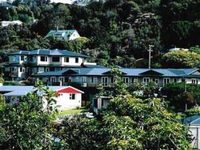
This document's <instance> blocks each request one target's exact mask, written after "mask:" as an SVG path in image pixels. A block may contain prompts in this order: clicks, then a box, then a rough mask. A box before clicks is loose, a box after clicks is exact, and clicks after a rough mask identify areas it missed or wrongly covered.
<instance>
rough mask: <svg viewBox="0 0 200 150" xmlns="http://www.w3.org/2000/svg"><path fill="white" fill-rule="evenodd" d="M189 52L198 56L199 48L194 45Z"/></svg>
mask: <svg viewBox="0 0 200 150" xmlns="http://www.w3.org/2000/svg"><path fill="white" fill-rule="evenodd" d="M190 51H191V52H194V53H197V54H200V47H199V45H196V46H195V47H190Z"/></svg>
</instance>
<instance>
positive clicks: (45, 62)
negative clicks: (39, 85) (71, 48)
mask: <svg viewBox="0 0 200 150" xmlns="http://www.w3.org/2000/svg"><path fill="white" fill-rule="evenodd" d="M40 57H41V56H36V62H37V65H49V64H50V63H51V61H50V58H49V57H48V56H46V57H47V61H40Z"/></svg>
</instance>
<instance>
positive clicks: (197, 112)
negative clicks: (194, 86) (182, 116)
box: [185, 106, 200, 116]
mask: <svg viewBox="0 0 200 150" xmlns="http://www.w3.org/2000/svg"><path fill="white" fill-rule="evenodd" d="M185 113H186V115H187V116H193V115H200V107H199V106H196V107H193V108H191V109H188V110H186V111H185Z"/></svg>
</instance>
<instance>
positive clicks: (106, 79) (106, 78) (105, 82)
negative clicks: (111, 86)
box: [101, 77, 108, 86]
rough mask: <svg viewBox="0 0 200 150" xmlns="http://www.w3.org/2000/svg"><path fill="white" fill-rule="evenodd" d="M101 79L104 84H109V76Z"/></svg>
mask: <svg viewBox="0 0 200 150" xmlns="http://www.w3.org/2000/svg"><path fill="white" fill-rule="evenodd" d="M101 81H102V84H103V86H107V85H108V77H102V78H101Z"/></svg>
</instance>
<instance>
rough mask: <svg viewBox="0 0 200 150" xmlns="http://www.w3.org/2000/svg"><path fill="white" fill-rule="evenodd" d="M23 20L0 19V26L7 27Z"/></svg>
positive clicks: (18, 23) (19, 23)
mask: <svg viewBox="0 0 200 150" xmlns="http://www.w3.org/2000/svg"><path fill="white" fill-rule="evenodd" d="M22 24H23V22H22V21H20V20H14V21H1V26H2V27H7V26H9V25H19V26H20V25H22Z"/></svg>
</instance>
